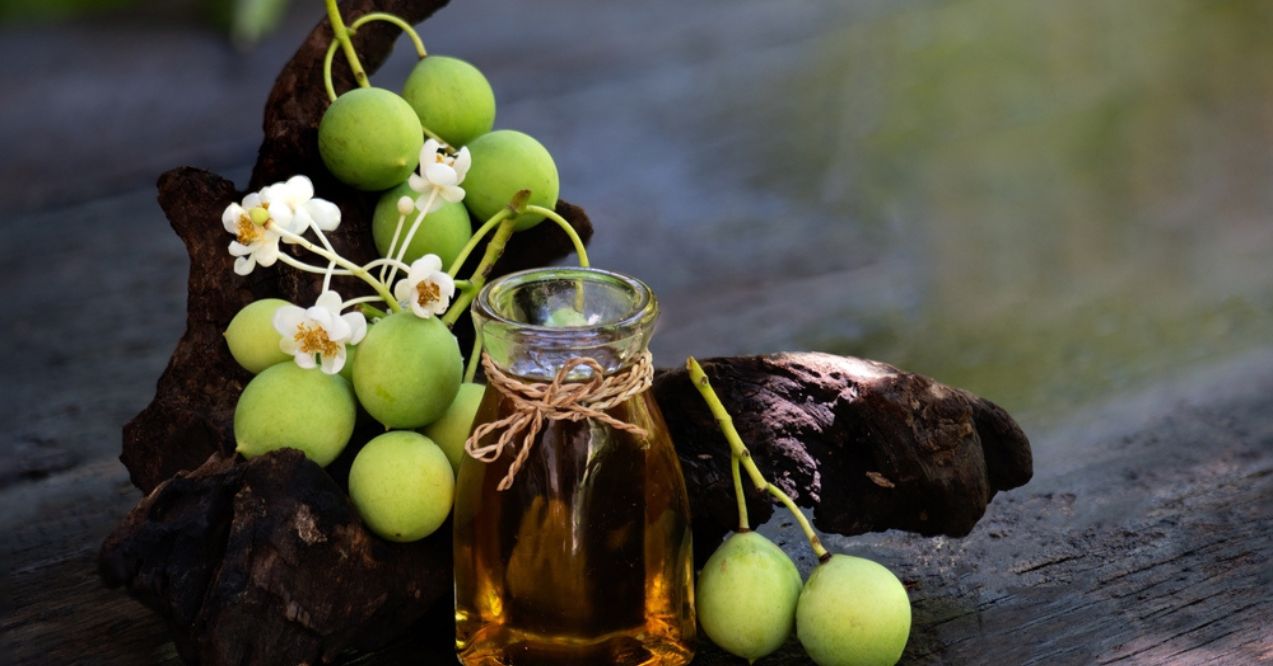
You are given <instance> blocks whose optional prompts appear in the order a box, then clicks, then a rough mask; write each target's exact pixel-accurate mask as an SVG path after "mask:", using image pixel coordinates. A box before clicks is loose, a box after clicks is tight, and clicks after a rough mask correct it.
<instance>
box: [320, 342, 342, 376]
mask: <svg viewBox="0 0 1273 666" xmlns="http://www.w3.org/2000/svg"><path fill="white" fill-rule="evenodd" d="M322 357H323V373H325V374H328V375H334V374H337V373H339V372H340V369H341V368H343V367H345V345H341V346H339V347H337V348H336V353H335V354H330V355H329V354H322Z"/></svg>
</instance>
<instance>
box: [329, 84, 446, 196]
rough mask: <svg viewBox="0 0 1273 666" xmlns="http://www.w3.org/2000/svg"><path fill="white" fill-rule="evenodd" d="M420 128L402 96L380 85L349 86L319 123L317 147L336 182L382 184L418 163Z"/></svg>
mask: <svg viewBox="0 0 1273 666" xmlns="http://www.w3.org/2000/svg"><path fill="white" fill-rule="evenodd" d="M423 146H424V130H422V129H421V128H420V119H419V118H417V117H416V115H415V111H414V110H412V109H411V105H410V104H407V102H406V100H404V99H402V98H401V97H399V96H398V95H396V94H395V93H393V92H390V91H388V90H385V89H384V88H354V89H353V90H350V91H349V92H347V93H345V94H343V95H341V96H340V97H337V98H336V101H335V102H332V104H331V106H329V107H327V112H326V113H324V114H323V119H322V121H321V122H319V124H318V152H319V154H321V155H322V157H323V164H326V165H327V169H328V170H329V171H331V172H332V175H334V176H336V177H337V178H339V179H340V180H341V182H343V183H346V184H348V185H352V186H353V187H356V188H358V189H360V190H368V191H376V190H384V189H388V188H390V187H393V186H394V185H397V184H398V183H401V182H403V181H405V180H406V179H407V176H410V175H411V172H412V171H415V168H416V166H418V165H419V164H420V148H422V147H423Z"/></svg>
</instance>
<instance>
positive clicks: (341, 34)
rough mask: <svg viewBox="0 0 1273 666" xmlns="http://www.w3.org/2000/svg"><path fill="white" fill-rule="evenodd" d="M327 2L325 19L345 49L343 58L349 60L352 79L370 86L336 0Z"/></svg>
mask: <svg viewBox="0 0 1273 666" xmlns="http://www.w3.org/2000/svg"><path fill="white" fill-rule="evenodd" d="M326 2H327V19H328V21H329V22H330V23H331V24H332V36H334V37H335V38H336V39H337V41H339V42H340V46H341V48H342V49H344V51H345V60H347V61H349V71H351V72H353V74H354V81H357V82H358V85H359V86H361V87H363V88H370V87H371V81H369V80H368V79H367V72H366V71H364V70H363V68H362V61H361V60H359V59H358V53H357V52H355V51H354V42H353V40H351V39H350V38H349V35H350V34H351V33H350V31H349V28H346V27H345V20H344V19H342V18H341V17H340V8H339V7H337V6H336V0H326Z"/></svg>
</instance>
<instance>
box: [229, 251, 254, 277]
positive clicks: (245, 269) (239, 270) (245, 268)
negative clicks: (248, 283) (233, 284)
mask: <svg viewBox="0 0 1273 666" xmlns="http://www.w3.org/2000/svg"><path fill="white" fill-rule="evenodd" d="M253 268H256V259H254V258H253V257H252V255H250V254H249V255H248V256H246V257H239V258H238V259H235V260H234V272H235V273H236V274H238V275H247V274H249V273H251V272H252V269H253Z"/></svg>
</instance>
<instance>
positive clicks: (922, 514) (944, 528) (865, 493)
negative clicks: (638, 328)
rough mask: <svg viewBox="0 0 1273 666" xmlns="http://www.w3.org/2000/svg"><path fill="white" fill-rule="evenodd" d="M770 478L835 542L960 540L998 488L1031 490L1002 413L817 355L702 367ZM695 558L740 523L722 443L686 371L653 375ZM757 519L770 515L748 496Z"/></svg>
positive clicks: (934, 385) (877, 369)
mask: <svg viewBox="0 0 1273 666" xmlns="http://www.w3.org/2000/svg"><path fill="white" fill-rule="evenodd" d="M703 368H704V370H705V371H706V373H707V374H708V376H709V377H710V378H711V379H712V383H713V386H714V387H715V389H716V391H717V393H718V394H719V395H720V398H721V400H722V402H723V403H724V404H725V407H726V408H727V409H728V410H729V411H730V413H731V414H733V419H734V423H735V426H736V427H737V428H738V431H739V434H741V435H742V437H743V439H744V441H746V442H747V444H748V447H749V449H750V450H751V452H752V454H753V457H754V458H755V459H756V461H757V464H758V465H759V466H760V467H761V469H762V470H764V471H765V472H766V474H767V475H768V476H769V478H770V480H771V481H773V482H774V483H775V484H776V485H778V486H779V487H781V488H782V489H783V490H784V491H786V492H787V493H788V494H790V495H791V496H792V497H793V498H794V499H795V500H796V502H797V503H799V504H801V505H803V506H808V507H812V508H813V509H814V514H813V515H814V524H815V525H817V526H818V527H819V528H820V529H822V530H824V531H827V532H834V533H837V534H860V533H862V532H868V531H880V530H886V529H902V530H907V531H911V532H918V533H920V534H926V535H936V534H944V535H949V536H963V535H965V534H967V533H968V532H969V531H971V530H972V527H973V525H975V524H976V523H977V520H978V519H980V518H981V516H982V514H983V513H984V512H985V509H986V505H987V504H988V503H989V502H990V498H991V497H993V496H994V494H995V492H997V491H1000V490H1008V489H1010V488H1016V487H1017V486H1020V485H1023V484H1025V483H1026V482H1027V481H1029V480H1030V476H1031V473H1032V465H1031V455H1030V446H1029V443H1028V441H1027V439H1026V437H1025V434H1024V433H1023V432H1021V429H1020V428H1019V427H1018V426H1017V424H1016V422H1015V421H1013V420H1012V418H1011V417H1010V416H1008V414H1007V413H1006V412H1004V411H1003V409H1001V408H999V407H998V406H997V405H995V404H994V403H991V402H990V401H988V400H985V399H982V398H979V397H977V396H975V395H972V394H970V393H968V392H966V391H961V390H958V389H953V388H950V387H948V386H945V385H943V384H940V383H938V382H935V381H933V380H932V379H929V378H928V377H923V376H920V375H915V374H911V373H908V372H903V371H901V370H898V369H897V368H894V367H893V366H891V365H888V364H885V363H879V362H876V361H865V360H862V359H857V358H850V357H843V356H832V355H830V354H818V353H793V354H774V355H770V356H754V357H745V358H726V359H716V360H708V361H703ZM654 391H655V393H656V395H657V396H658V401H659V405H660V406H661V407H662V409H663V412H664V415H665V416H666V418H667V422H668V426H669V427H670V428H671V430H672V438H673V441H675V442H676V445H677V449H678V451H679V452H680V455H681V467H682V469H683V470H684V472H685V478H686V483H687V485H688V487H689V490H690V494H691V498H690V499H691V502H692V504H693V507H694V530H695V534H694V536H695V543H696V545H697V546H699V548H698V554H699V556H700V558H701V557H703V556H704V555H706V554H707V553H708V552H710V547H714V545H715V544H716V543H717V542H718V541H719V540H720V537H721V535H723V534H724V533H725V532H726V531H728V530H729V529H730V527H731V526H732V525H733V524H734V523H735V522H736V520H735V518H734V516H735V512H736V508H735V505H734V501H733V490H732V488H733V486H732V481H731V480H730V476H729V472H728V469H729V467H728V463H729V447H728V445H727V444H726V442H725V440H724V438H723V437H722V436H721V434H720V431H719V429H718V427H717V425H716V422H715V421H714V420H713V419H712V416H711V414H710V413H709V412H708V411H707V408H706V406H705V405H704V404H703V401H702V398H701V397H700V396H699V394H698V391H697V390H696V389H695V388H694V386H693V385H692V384H691V383H690V381H689V378H688V377H687V376H686V373H685V371H684V370H676V371H670V372H663V373H660V376H659V377H658V378H657V380H656V381H655V384H654ZM750 509H751V511H752V512H754V514H755V516H756V518H758V519H760V520H763V519H765V518H768V516H769V514H770V513H771V512H772V505H771V504H770V502H769V501H768V500H767V499H766V498H763V497H759V496H758V495H756V494H755V493H753V497H752V502H751V504H750Z"/></svg>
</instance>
